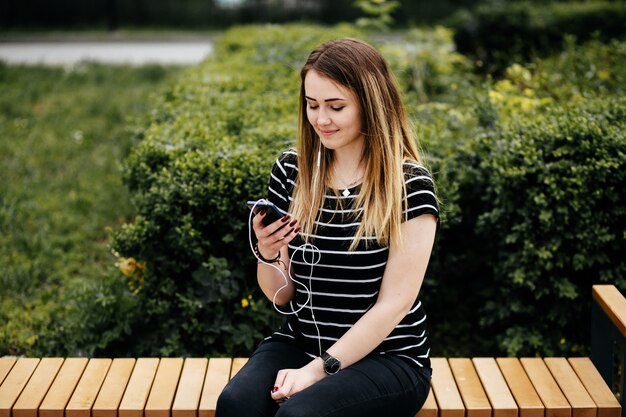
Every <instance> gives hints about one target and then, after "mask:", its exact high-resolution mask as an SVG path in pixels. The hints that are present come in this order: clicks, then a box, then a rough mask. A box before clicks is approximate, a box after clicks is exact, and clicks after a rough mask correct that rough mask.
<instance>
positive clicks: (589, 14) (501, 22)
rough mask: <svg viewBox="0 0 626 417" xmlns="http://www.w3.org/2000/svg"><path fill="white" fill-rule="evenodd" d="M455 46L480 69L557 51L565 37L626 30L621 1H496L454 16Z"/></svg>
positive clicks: (604, 36)
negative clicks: (545, 2)
mask: <svg viewBox="0 0 626 417" xmlns="http://www.w3.org/2000/svg"><path fill="white" fill-rule="evenodd" d="M448 23H449V24H450V25H451V26H452V27H453V28H454V29H455V32H456V33H455V36H454V41H455V43H456V46H457V50H458V51H459V52H461V53H463V54H468V55H470V56H471V57H472V58H473V59H474V60H475V61H476V62H477V64H478V65H479V66H480V67H483V68H482V70H483V71H485V72H499V71H502V70H503V69H504V68H505V67H507V66H509V65H510V64H511V63H513V62H519V61H523V62H527V61H530V60H531V59H532V58H533V57H537V56H546V55H548V54H550V53H554V52H557V51H559V50H560V48H561V45H562V43H563V39H564V36H565V35H568V34H569V35H574V36H575V37H576V39H578V41H580V42H583V41H587V40H589V39H591V37H592V36H596V37H597V38H599V39H600V40H603V41H608V40H610V39H613V38H623V36H624V35H625V34H626V4H624V3H623V2H610V1H586V2H564V3H561V2H551V3H547V4H537V3H530V2H527V1H515V2H497V3H493V4H484V5H479V6H477V7H476V8H474V9H473V10H472V11H468V10H464V11H460V12H458V13H456V14H455V16H454V17H453V18H451V19H450V20H449V21H448Z"/></svg>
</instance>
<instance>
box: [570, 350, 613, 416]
mask: <svg viewBox="0 0 626 417" xmlns="http://www.w3.org/2000/svg"><path fill="white" fill-rule="evenodd" d="M569 363H570V365H572V368H573V369H574V372H576V374H577V375H578V377H579V378H580V381H581V382H582V384H583V385H584V386H585V388H586V389H587V392H588V393H589V395H590V396H591V398H592V399H593V401H594V402H595V403H596V405H597V406H598V417H619V416H621V414H622V411H621V406H620V405H619V402H618V401H617V398H615V395H613V392H611V389H610V388H609V387H608V386H607V385H606V382H604V379H602V376H601V375H600V372H598V370H597V369H596V367H595V366H594V365H593V362H591V359H589V358H569Z"/></svg>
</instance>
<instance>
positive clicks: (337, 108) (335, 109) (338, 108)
mask: <svg viewBox="0 0 626 417" xmlns="http://www.w3.org/2000/svg"><path fill="white" fill-rule="evenodd" d="M344 107H345V106H339V107H331V108H332V109H333V110H334V111H340V110H341V109H343V108H344Z"/></svg>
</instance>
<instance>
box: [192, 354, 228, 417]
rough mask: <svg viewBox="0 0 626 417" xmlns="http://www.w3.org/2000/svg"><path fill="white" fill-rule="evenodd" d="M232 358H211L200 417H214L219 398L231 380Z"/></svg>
mask: <svg viewBox="0 0 626 417" xmlns="http://www.w3.org/2000/svg"><path fill="white" fill-rule="evenodd" d="M232 362H233V361H232V359H230V358H211V359H210V360H209V367H208V369H207V373H206V378H205V380H204V387H203V389H202V398H201V399H200V408H199V409H198V417H214V416H215V406H216V404H217V398H218V397H219V395H220V393H221V392H222V390H223V389H224V387H225V386H226V384H227V383H228V380H229V379H230V369H231V366H232Z"/></svg>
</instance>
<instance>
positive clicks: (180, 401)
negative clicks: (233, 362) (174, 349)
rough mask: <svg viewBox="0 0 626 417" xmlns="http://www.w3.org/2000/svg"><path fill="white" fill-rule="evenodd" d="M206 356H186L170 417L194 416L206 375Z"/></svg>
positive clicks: (207, 361) (207, 362)
mask: <svg viewBox="0 0 626 417" xmlns="http://www.w3.org/2000/svg"><path fill="white" fill-rule="evenodd" d="M208 364H209V360H208V359H207V358H187V359H185V365H184V366H183V373H182V375H181V377H180V383H179V386H180V387H184V389H179V390H178V392H177V393H176V398H174V406H173V407H172V417H196V413H197V411H196V410H197V409H198V404H200V396H201V395H202V385H203V383H204V376H205V375H206V369H207V365H208Z"/></svg>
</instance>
